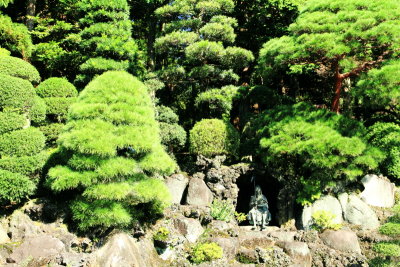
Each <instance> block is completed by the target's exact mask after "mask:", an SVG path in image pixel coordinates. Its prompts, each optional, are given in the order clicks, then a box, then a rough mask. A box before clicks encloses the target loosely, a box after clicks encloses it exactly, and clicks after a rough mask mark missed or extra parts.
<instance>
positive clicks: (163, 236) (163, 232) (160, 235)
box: [153, 227, 170, 241]
mask: <svg viewBox="0 0 400 267" xmlns="http://www.w3.org/2000/svg"><path fill="white" fill-rule="evenodd" d="M169 234H170V232H169V230H168V229H167V228H165V227H160V228H158V230H157V232H156V233H155V234H154V235H153V240H157V241H167V239H168V237H169Z"/></svg>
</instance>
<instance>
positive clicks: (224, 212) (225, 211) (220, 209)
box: [210, 199, 235, 222]
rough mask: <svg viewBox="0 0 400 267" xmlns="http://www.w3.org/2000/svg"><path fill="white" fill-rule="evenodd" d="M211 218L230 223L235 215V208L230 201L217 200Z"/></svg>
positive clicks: (212, 205) (213, 204) (214, 202)
mask: <svg viewBox="0 0 400 267" xmlns="http://www.w3.org/2000/svg"><path fill="white" fill-rule="evenodd" d="M210 215H211V217H213V218H214V219H216V220H220V221H224V222H230V221H231V220H232V219H233V218H234V215H235V207H234V206H233V205H232V203H231V202H230V201H228V200H219V199H215V200H214V201H213V203H212V204H211V212H210Z"/></svg>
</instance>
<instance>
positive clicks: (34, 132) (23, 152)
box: [0, 127, 44, 157]
mask: <svg viewBox="0 0 400 267" xmlns="http://www.w3.org/2000/svg"><path fill="white" fill-rule="evenodd" d="M43 148H44V136H43V133H42V132H41V131H39V130H38V129H36V128H33V127H29V128H27V129H23V130H17V131H12V132H9V133H5V134H2V135H0V155H8V156H15V157H20V156H32V155H35V154H37V153H39V152H40V151H41V150H42V149H43Z"/></svg>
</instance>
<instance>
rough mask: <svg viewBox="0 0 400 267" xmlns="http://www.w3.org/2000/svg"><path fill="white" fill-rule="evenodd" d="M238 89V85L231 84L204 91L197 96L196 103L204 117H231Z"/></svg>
mask: <svg viewBox="0 0 400 267" xmlns="http://www.w3.org/2000/svg"><path fill="white" fill-rule="evenodd" d="M237 90H238V87H236V86H232V85H230V86H225V87H222V88H221V89H212V90H209V91H206V92H203V93H201V94H199V95H198V96H197V98H196V100H195V105H196V107H197V109H198V110H199V112H200V114H201V115H202V117H206V118H229V117H230V112H231V109H232V101H233V98H234V96H235V95H236V92H237Z"/></svg>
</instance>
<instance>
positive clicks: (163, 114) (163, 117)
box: [156, 106, 179, 124]
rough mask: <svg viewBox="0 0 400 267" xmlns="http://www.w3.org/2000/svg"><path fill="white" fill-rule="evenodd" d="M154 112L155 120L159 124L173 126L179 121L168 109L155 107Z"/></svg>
mask: <svg viewBox="0 0 400 267" xmlns="http://www.w3.org/2000/svg"><path fill="white" fill-rule="evenodd" d="M156 111H157V112H156V119H157V120H158V121H159V122H164V123H169V124H173V123H178V121H179V117H178V115H176V113H175V112H174V111H173V110H172V109H171V108H169V107H166V106H157V108H156Z"/></svg>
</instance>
